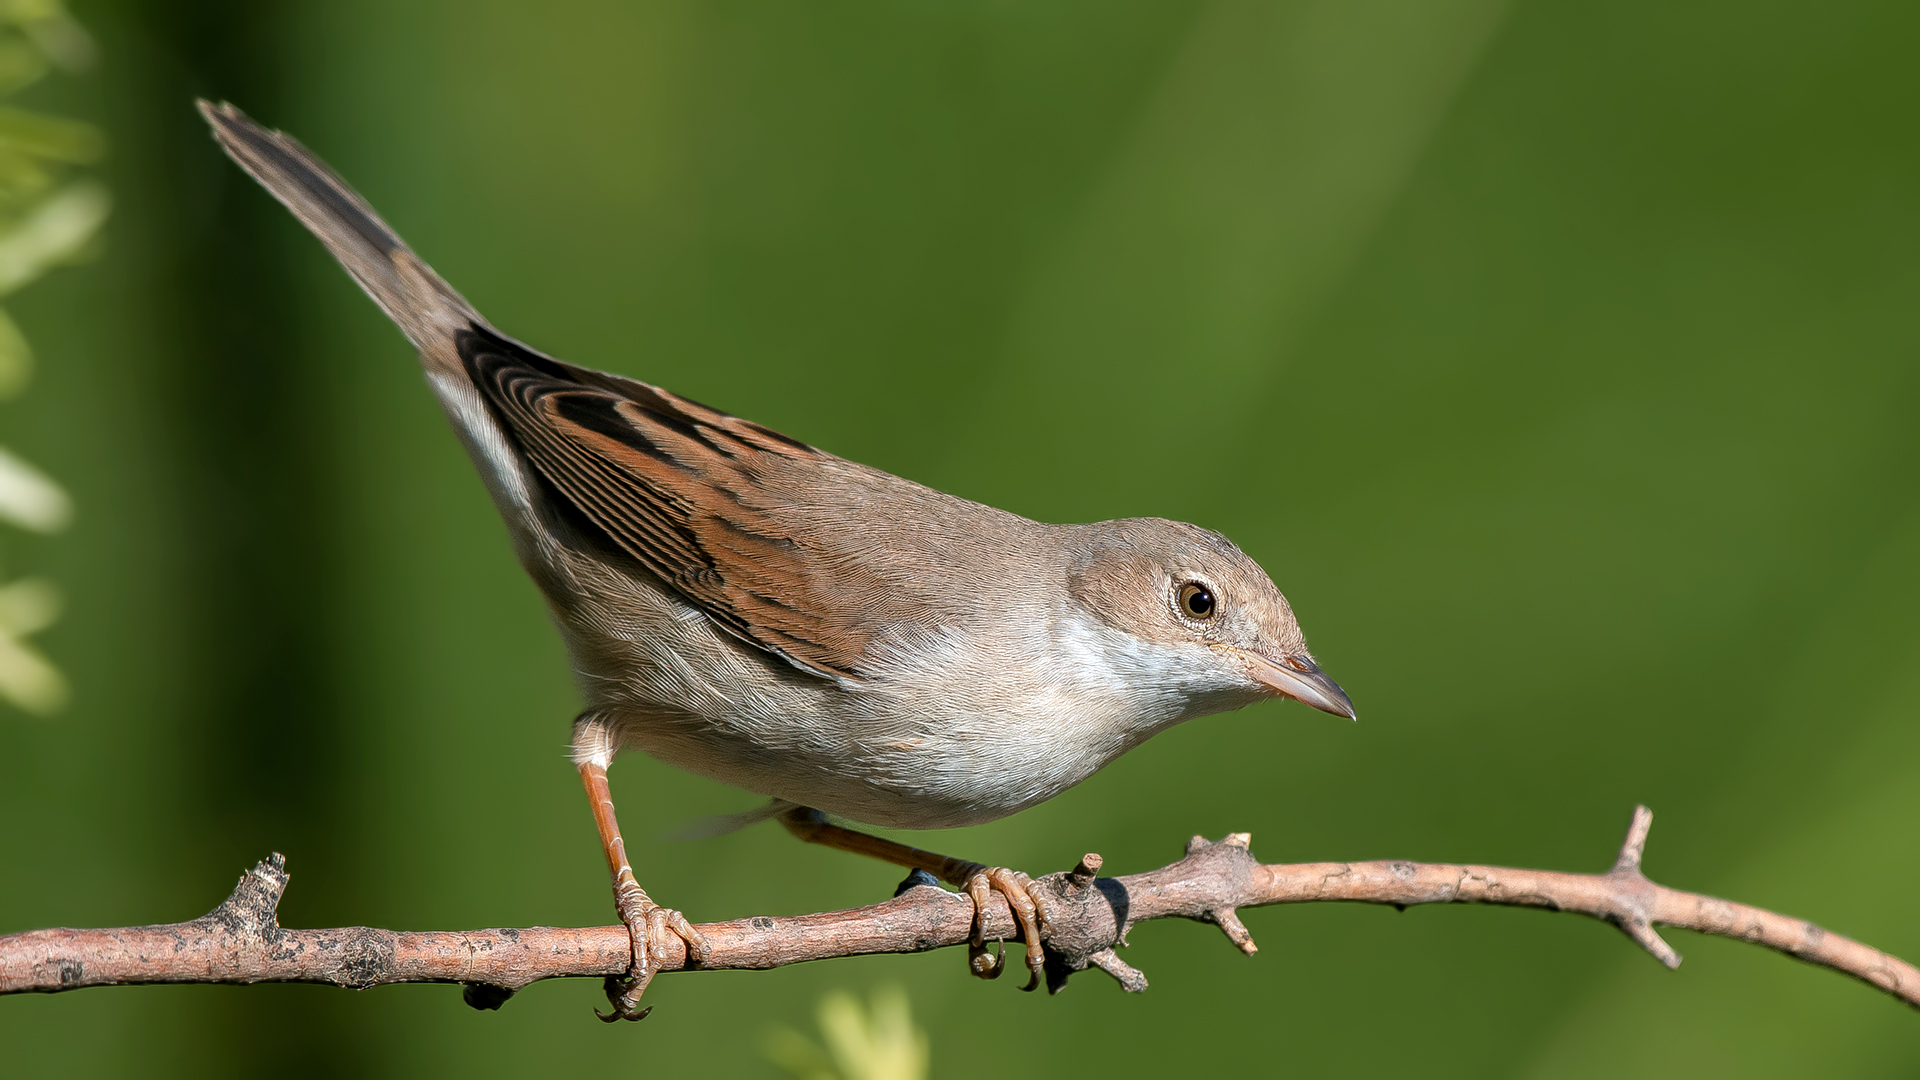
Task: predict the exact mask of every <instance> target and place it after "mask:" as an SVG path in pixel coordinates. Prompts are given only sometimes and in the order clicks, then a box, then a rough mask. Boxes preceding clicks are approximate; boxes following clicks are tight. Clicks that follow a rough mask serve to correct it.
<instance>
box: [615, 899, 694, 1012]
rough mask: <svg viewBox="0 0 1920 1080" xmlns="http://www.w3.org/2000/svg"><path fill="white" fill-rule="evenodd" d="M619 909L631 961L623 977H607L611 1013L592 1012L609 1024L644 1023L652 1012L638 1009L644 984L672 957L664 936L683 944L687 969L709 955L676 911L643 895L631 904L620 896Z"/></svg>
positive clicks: (645, 990) (691, 926)
mask: <svg viewBox="0 0 1920 1080" xmlns="http://www.w3.org/2000/svg"><path fill="white" fill-rule="evenodd" d="M618 906H619V909H620V921H621V922H624V923H626V924H627V940H628V942H629V943H630V944H631V947H632V950H633V959H632V961H631V962H630V963H629V964H628V965H627V973H626V974H625V975H609V976H607V1001H608V1002H609V1003H611V1004H612V1005H613V1012H611V1013H603V1012H601V1011H599V1010H598V1009H596V1010H594V1015H595V1016H598V1017H599V1018H600V1019H601V1020H603V1021H605V1022H607V1023H609V1024H611V1023H613V1022H614V1021H616V1020H645V1019H646V1018H647V1014H648V1013H650V1012H652V1011H653V1006H651V1005H649V1006H647V1007H646V1008H644V1009H643V1008H641V1007H640V995H642V994H644V993H646V992H647V984H648V983H650V982H652V981H653V977H654V975H655V974H657V973H658V972H659V970H660V964H661V963H662V962H663V961H666V960H668V959H670V958H671V957H672V953H671V952H670V951H669V950H668V948H667V945H666V940H667V935H669V934H672V935H673V936H675V937H677V938H679V939H680V940H681V941H684V942H686V945H687V963H688V965H690V966H691V965H694V964H702V963H705V962H706V960H707V957H708V956H710V955H712V950H711V948H710V947H709V946H708V944H707V939H706V937H705V936H703V935H702V934H701V933H700V931H698V930H695V929H694V928H693V924H692V923H690V922H688V921H687V917H686V916H685V915H682V914H680V913H679V912H678V911H675V910H673V909H672V908H663V907H661V906H660V905H658V904H656V903H654V902H653V901H651V900H648V899H646V898H645V895H644V894H642V896H641V897H640V898H639V899H637V900H633V901H629V900H628V898H627V897H625V896H622V897H621V902H620V903H619V905H618Z"/></svg>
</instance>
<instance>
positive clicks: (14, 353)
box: [0, 308, 33, 398]
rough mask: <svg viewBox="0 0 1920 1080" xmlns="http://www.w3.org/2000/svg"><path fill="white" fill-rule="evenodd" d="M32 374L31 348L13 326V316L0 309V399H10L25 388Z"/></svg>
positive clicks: (18, 329) (18, 330)
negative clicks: (28, 377)
mask: <svg viewBox="0 0 1920 1080" xmlns="http://www.w3.org/2000/svg"><path fill="white" fill-rule="evenodd" d="M31 374H33V346H31V345H29V344H27V339H26V337H25V336H23V335H22V334H21V333H20V328H19V327H18V326H16V325H14V321H13V316H11V315H9V314H7V310H6V309H5V308H0V398H10V397H12V396H13V395H15V394H17V393H19V392H20V391H21V390H23V389H25V388H26V385H27V376H29V375H31Z"/></svg>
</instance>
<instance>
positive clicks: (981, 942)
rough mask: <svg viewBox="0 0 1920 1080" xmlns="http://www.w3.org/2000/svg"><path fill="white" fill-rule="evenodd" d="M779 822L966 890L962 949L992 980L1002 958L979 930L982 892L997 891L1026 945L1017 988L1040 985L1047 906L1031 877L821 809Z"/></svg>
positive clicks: (815, 840) (804, 835)
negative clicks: (842, 820) (870, 829)
mask: <svg viewBox="0 0 1920 1080" xmlns="http://www.w3.org/2000/svg"><path fill="white" fill-rule="evenodd" d="M780 824H782V825H785V826H786V827H787V831H788V832H790V833H792V834H793V835H795V836H797V837H799V838H800V839H802V840H805V841H806V842H807V843H809V844H824V845H826V846H827V847H832V848H839V849H840V850H841V851H851V852H853V853H854V854H856V855H866V856H869V857H871V858H875V859H879V860H881V861H882V862H890V863H892V864H894V865H895V866H904V867H907V868H908V869H912V870H925V871H926V872H927V873H929V874H932V875H933V876H934V877H937V878H939V879H940V880H941V881H944V882H946V883H947V884H949V885H952V886H954V887H955V888H958V889H965V890H966V892H967V896H968V897H970V898H971V899H972V900H973V940H972V942H970V943H969V945H968V949H967V967H968V969H969V970H971V971H972V972H973V973H974V974H975V975H978V976H979V977H981V978H983V979H997V978H999V977H1000V973H1001V972H1002V971H1004V970H1005V969H1006V960H1005V958H1004V956H1003V957H999V958H995V957H993V956H990V955H988V953H987V942H986V932H985V929H984V922H985V912H986V905H987V894H988V893H989V892H993V891H998V892H999V893H1000V894H1001V895H1002V896H1005V897H1006V898H1007V906H1008V907H1009V908H1011V909H1013V919H1014V921H1015V922H1016V923H1018V924H1019V925H1020V936H1021V938H1022V939H1023V940H1024V941H1025V942H1026V946H1027V972H1028V974H1029V976H1030V977H1029V978H1028V980H1027V985H1025V986H1023V987H1021V989H1022V990H1032V989H1034V988H1035V987H1037V986H1039V985H1040V983H1041V980H1042V978H1043V977H1044V975H1043V972H1044V965H1045V961H1046V953H1045V952H1043V951H1042V950H1041V947H1040V932H1041V928H1042V927H1043V926H1045V924H1046V923H1047V909H1046V900H1045V898H1044V897H1043V895H1042V894H1041V893H1040V892H1039V891H1037V890H1036V889H1034V887H1033V879H1032V878H1030V877H1028V876H1027V875H1025V874H1023V873H1021V872H1020V871H1018V870H1009V869H1007V868H1006V867H1004V866H983V865H982V864H980V863H977V862H971V861H969V860H967V859H955V858H950V857H948V856H946V855H936V854H934V853H933V852H931V851H922V850H920V849H919V848H917V847H908V846H907V845H905V844H899V843H895V842H894V841H892V840H885V839H882V838H880V837H878V836H870V835H868V834H867V833H863V832H857V831H855V830H853V829H848V828H845V827H843V826H839V825H835V824H833V823H832V822H830V821H828V820H827V819H826V816H825V815H823V814H822V813H820V811H818V810H810V809H807V808H806V807H796V808H794V809H792V810H789V811H787V812H786V813H784V814H781V815H780Z"/></svg>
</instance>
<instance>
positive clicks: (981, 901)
mask: <svg viewBox="0 0 1920 1080" xmlns="http://www.w3.org/2000/svg"><path fill="white" fill-rule="evenodd" d="M966 888H967V895H968V896H969V897H971V898H972V899H973V938H972V940H971V941H970V942H969V943H968V946H967V968H968V970H970V971H972V972H973V974H974V975H976V976H978V977H979V978H982V979H997V978H999V977H1000V973H1001V972H1003V971H1005V970H1006V966H1007V960H1006V945H1005V943H1004V942H1002V943H1000V952H999V953H998V954H997V955H994V954H989V953H988V952H987V939H986V911H987V898H988V894H989V893H993V892H998V893H999V894H1000V895H1002V896H1004V897H1006V898H1007V907H1008V908H1009V909H1011V910H1012V912H1013V921H1014V922H1015V923H1016V924H1018V925H1019V927H1020V938H1021V941H1022V942H1024V943H1025V944H1026V947H1027V972H1028V975H1029V978H1028V979H1027V985H1025V986H1023V987H1021V988H1020V989H1022V990H1027V991H1031V990H1034V989H1036V988H1037V987H1039V985H1040V983H1041V981H1042V978H1043V977H1044V972H1045V967H1046V953H1045V952H1044V951H1043V950H1042V949H1041V946H1040V938H1041V931H1042V928H1043V927H1044V926H1045V924H1046V922H1047V909H1046V900H1045V899H1044V898H1043V897H1042V895H1041V894H1040V893H1039V892H1038V891H1037V890H1036V889H1035V888H1034V886H1033V879H1032V878H1030V877H1028V876H1027V875H1025V874H1023V873H1021V872H1020V871H1018V870H1009V869H1007V868H1006V867H1004V866H994V867H986V868H983V869H981V870H979V871H977V872H975V873H974V874H973V876H971V877H969V878H968V879H967V885H966Z"/></svg>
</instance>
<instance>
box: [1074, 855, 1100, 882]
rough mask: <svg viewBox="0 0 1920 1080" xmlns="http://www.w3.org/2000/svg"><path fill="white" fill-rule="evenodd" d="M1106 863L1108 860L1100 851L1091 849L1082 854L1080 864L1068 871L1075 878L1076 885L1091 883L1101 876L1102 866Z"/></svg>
mask: <svg viewBox="0 0 1920 1080" xmlns="http://www.w3.org/2000/svg"><path fill="white" fill-rule="evenodd" d="M1105 864H1106V860H1105V859H1102V858H1101V857H1100V854H1099V853H1098V852H1094V851H1089V852H1087V853H1086V854H1085V855H1082V856H1080V862H1079V865H1077V866H1075V867H1074V868H1073V869H1071V870H1069V871H1067V876H1068V877H1070V878H1072V879H1073V883H1074V884H1075V885H1083V886H1084V885H1091V884H1093V880H1094V879H1095V878H1097V877H1099V876H1100V867H1102V866H1103V865H1105Z"/></svg>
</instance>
